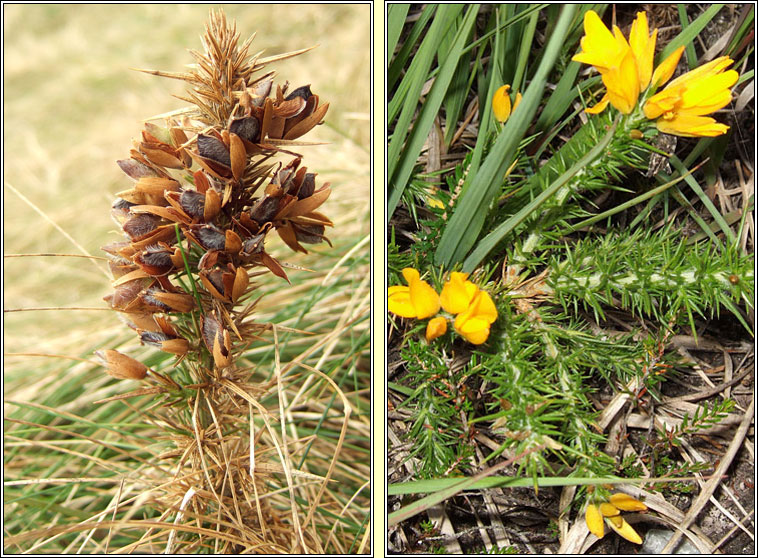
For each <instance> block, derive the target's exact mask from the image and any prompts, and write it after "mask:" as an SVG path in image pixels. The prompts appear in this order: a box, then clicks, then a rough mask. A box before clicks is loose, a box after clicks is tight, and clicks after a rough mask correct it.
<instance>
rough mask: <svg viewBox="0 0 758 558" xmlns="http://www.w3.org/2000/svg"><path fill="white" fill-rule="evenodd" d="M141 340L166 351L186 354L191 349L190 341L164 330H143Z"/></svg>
mask: <svg viewBox="0 0 758 558" xmlns="http://www.w3.org/2000/svg"><path fill="white" fill-rule="evenodd" d="M140 341H142V342H143V343H144V344H146V345H152V346H154V347H157V348H159V349H160V350H161V351H163V352H165V353H171V354H174V355H180V356H181V355H185V354H187V351H189V341H187V340H186V339H183V338H181V337H173V336H170V335H167V334H165V333H163V332H157V331H143V332H141V333H140Z"/></svg>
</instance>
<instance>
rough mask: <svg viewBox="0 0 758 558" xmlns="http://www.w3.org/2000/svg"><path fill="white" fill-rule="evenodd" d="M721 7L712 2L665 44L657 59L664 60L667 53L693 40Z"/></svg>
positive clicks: (721, 5)
mask: <svg viewBox="0 0 758 558" xmlns="http://www.w3.org/2000/svg"><path fill="white" fill-rule="evenodd" d="M723 7H724V4H713V5H712V6H710V7H709V8H708V9H707V10H705V11H704V12H703V13H702V14H700V16H699V17H698V18H697V19H696V20H695V21H693V22H692V23H691V24H690V25H689V26H688V27H687V29H684V30H683V31H682V32H681V33H679V35H677V36H676V38H675V39H674V40H673V41H671V42H670V43H669V44H667V45H666V47H665V48H664V49H663V51H662V52H661V54H660V55H659V56H658V60H659V61H661V60H665V59H666V57H667V56H668V55H669V54H671V53H672V52H674V51H675V50H676V49H678V48H679V47H680V46H683V45H686V44H687V43H689V42H691V41H693V40H694V39H695V37H697V36H698V35H699V34H700V32H701V31H702V30H703V29H704V28H705V26H706V25H708V24H709V23H710V21H711V20H712V19H713V18H714V17H715V16H716V14H717V13H719V11H721V8H723Z"/></svg>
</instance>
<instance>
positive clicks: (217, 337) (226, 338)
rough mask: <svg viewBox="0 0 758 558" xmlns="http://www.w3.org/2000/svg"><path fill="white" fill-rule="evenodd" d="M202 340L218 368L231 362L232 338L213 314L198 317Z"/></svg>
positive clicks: (224, 366)
mask: <svg viewBox="0 0 758 558" xmlns="http://www.w3.org/2000/svg"><path fill="white" fill-rule="evenodd" d="M200 324H201V326H200V327H201V329H202V332H203V341H204V342H205V346H206V347H207V348H208V351H210V353H211V355H213V361H214V362H215V363H216V366H217V367H218V368H226V367H227V366H229V365H230V364H231V354H232V339H231V336H230V335H229V332H228V331H226V330H225V329H224V327H223V326H222V325H221V321H220V320H219V319H218V317H216V315H215V314H211V315H206V316H202V317H201V318H200Z"/></svg>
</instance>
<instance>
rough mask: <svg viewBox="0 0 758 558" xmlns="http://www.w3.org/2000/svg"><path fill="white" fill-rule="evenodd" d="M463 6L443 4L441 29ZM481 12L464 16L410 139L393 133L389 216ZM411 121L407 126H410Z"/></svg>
mask: <svg viewBox="0 0 758 558" xmlns="http://www.w3.org/2000/svg"><path fill="white" fill-rule="evenodd" d="M460 7H461V6H457V7H456V6H452V5H443V6H440V12H439V14H438V17H439V19H440V20H441V22H440V28H444V29H447V28H448V27H449V26H450V23H452V20H453V19H455V16H456V15H457V13H458V12H459V10H458V9H456V8H460ZM478 11H479V6H478V5H476V4H475V5H473V6H469V8H468V11H467V13H466V15H465V17H464V18H463V23H462V24H461V26H460V28H459V29H458V33H457V35H456V38H455V41H454V43H453V46H452V48H451V49H450V54H449V56H448V57H447V59H446V60H445V61H444V62H443V63H442V66H441V67H440V72H439V74H438V75H437V78H436V79H435V80H434V85H433V86H432V89H431V91H429V94H428V95H427V98H426V101H425V102H424V105H423V106H422V108H421V111H420V113H419V115H418V118H417V119H416V122H415V123H414V125H413V129H412V130H411V133H410V135H409V136H408V140H407V142H403V141H401V138H402V139H404V136H405V134H404V133H403V132H399V133H396V134H393V136H392V140H391V141H390V146H389V148H388V158H389V160H388V164H387V166H388V171H387V175H388V177H389V201H388V204H387V215H388V216H391V215H392V214H393V212H394V211H395V207H397V204H398V202H399V201H400V196H401V195H402V193H403V189H404V188H405V186H406V184H407V183H408V179H409V178H410V176H411V173H412V172H413V167H414V165H415V164H416V160H417V159H418V156H419V153H420V152H421V149H422V148H423V146H424V142H425V141H426V138H427V135H428V134H429V129H430V128H431V126H432V124H433V122H434V118H435V117H436V116H437V113H438V112H439V109H440V106H442V100H443V98H444V96H445V93H446V92H447V89H448V86H449V84H450V81H451V80H452V77H453V74H454V72H455V69H456V67H457V66H458V60H459V59H460V57H461V53H462V52H463V48H464V46H465V44H466V41H467V40H468V37H469V34H470V32H471V29H472V28H473V26H474V22H475V21H476V15H477V12H478ZM437 19H438V18H437V17H435V23H436V22H437ZM430 36H431V32H430ZM433 42H434V43H435V44H437V43H438V42H439V38H438V37H437V38H435V40H434V41H433ZM427 55H433V52H431V53H427ZM417 56H419V55H417ZM421 85H423V81H422V82H421ZM419 93H420V87H419ZM413 98H414V97H412V96H408V97H407V99H408V101H409V102H408V103H406V106H405V107H404V113H407V120H408V123H407V124H410V119H411V117H412V116H413V113H414V112H415V102H413V103H411V102H410V100H411V99H413ZM415 99H418V95H416V96H415ZM408 108H410V110H407V109H408ZM401 116H402V115H401ZM403 121H404V119H403V118H401V119H400V120H399V121H398V125H397V127H396V128H395V130H396V132H398V130H403V128H402V122H403ZM407 124H406V126H405V128H406V129H407ZM403 143H405V148H404V149H402V152H401V148H402V147H403Z"/></svg>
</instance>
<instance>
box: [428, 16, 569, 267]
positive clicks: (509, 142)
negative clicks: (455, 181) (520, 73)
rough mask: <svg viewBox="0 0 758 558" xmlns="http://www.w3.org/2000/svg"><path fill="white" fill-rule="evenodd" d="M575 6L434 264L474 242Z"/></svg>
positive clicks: (449, 260)
mask: <svg viewBox="0 0 758 558" xmlns="http://www.w3.org/2000/svg"><path fill="white" fill-rule="evenodd" d="M575 12H576V6H574V5H571V4H567V5H565V6H564V7H563V9H562V11H561V15H560V18H559V21H558V24H557V25H556V30H555V33H554V34H553V36H552V37H551V38H550V41H549V42H548V44H547V47H546V48H545V55H544V58H543V59H542V62H541V63H540V65H539V67H538V69H537V72H536V74H535V76H534V79H533V80H532V82H531V84H530V85H529V88H528V89H527V90H526V92H525V93H524V96H523V98H522V100H521V104H520V105H519V107H518V108H517V109H516V110H515V111H513V114H512V115H511V117H510V119H509V120H508V122H506V124H505V127H504V129H503V131H502V132H501V134H500V136H499V137H498V139H497V141H496V142H495V145H494V146H493V148H492V150H491V151H490V154H489V155H488V156H487V159H486V160H485V161H484V163H483V164H482V166H481V168H480V169H479V170H478V172H476V173H475V175H474V176H473V178H472V177H471V174H472V173H469V178H467V182H469V181H470V187H469V188H468V191H466V193H465V196H461V200H460V202H459V205H458V207H457V208H456V210H455V213H453V215H452V217H451V218H450V222H449V223H448V225H447V227H445V231H444V232H443V234H442V238H441V239H440V243H439V246H438V247H437V252H436V254H435V258H434V261H435V264H436V265H443V266H445V267H451V266H452V265H453V264H454V263H455V262H458V261H461V260H462V259H463V258H464V257H465V255H466V254H467V253H468V252H469V250H470V249H471V247H472V246H473V245H474V243H475V242H476V240H477V238H478V237H479V234H480V232H481V228H482V225H483V224H484V219H485V216H486V214H487V211H488V209H489V206H490V204H491V203H492V200H493V199H494V198H495V196H496V195H497V192H498V191H499V189H500V182H501V180H502V177H503V175H504V174H505V171H506V169H508V167H509V166H510V165H511V163H512V162H513V157H514V155H515V152H516V149H517V147H518V145H519V142H520V141H521V140H522V138H523V136H524V134H525V133H526V130H527V129H528V127H529V125H530V124H531V123H532V122H533V120H534V116H535V114H536V113H537V108H538V107H539V105H540V103H541V101H542V97H543V93H544V90H545V83H546V82H547V77H548V75H549V73H550V71H551V70H552V68H553V65H554V64H555V61H556V59H557V57H558V55H559V54H560V52H561V50H562V48H563V46H564V42H563V41H564V39H565V37H566V34H567V33H568V31H569V27H570V23H571V20H572V19H573V16H574V13H575Z"/></svg>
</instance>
